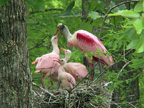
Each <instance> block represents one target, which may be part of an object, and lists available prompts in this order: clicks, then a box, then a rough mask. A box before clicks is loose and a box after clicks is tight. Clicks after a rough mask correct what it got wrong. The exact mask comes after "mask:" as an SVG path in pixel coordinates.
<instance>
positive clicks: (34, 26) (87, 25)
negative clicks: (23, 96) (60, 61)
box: [0, 0, 144, 108]
mask: <svg viewBox="0 0 144 108" xmlns="http://www.w3.org/2000/svg"><path fill="white" fill-rule="evenodd" d="M6 1H7V0H6ZM0 3H1V5H2V4H4V2H0ZM26 3H27V12H26V13H27V15H26V22H27V47H28V51H29V63H30V70H31V72H32V82H34V83H36V84H38V85H39V86H41V84H40V78H41V75H40V74H37V73H35V65H31V63H32V62H33V61H34V60H35V59H36V58H37V57H40V56H42V55H43V54H46V53H49V52H51V51H52V45H51V41H50V40H51V37H52V36H54V35H55V33H56V29H57V25H58V24H59V23H63V24H65V25H67V26H68V27H69V29H70V31H71V33H74V32H75V31H77V30H79V29H84V30H87V31H89V32H91V33H93V34H95V35H96V36H97V37H98V38H99V39H100V40H101V41H102V43H103V44H104V45H105V47H106V48H107V49H108V51H109V53H110V54H111V55H112V56H113V59H114V66H112V67H110V68H108V69H105V68H104V69H105V70H106V71H107V72H105V73H104V74H102V75H101V73H102V69H101V68H102V66H97V67H96V69H95V78H97V77H100V78H101V77H102V78H104V79H105V80H107V81H108V82H111V83H110V84H111V85H110V89H109V90H110V91H112V90H115V93H114V94H115V96H119V97H120V99H119V102H120V103H117V105H116V104H115V105H116V106H118V107H119V108H120V107H123V105H124V106H125V107H126V106H127V104H129V105H130V106H131V107H134V108H135V107H139V108H141V107H144V92H143V91H144V77H143V74H144V73H143V66H144V1H143V0H141V1H138V0H133V1H130V0H127V1H125V0H26ZM59 48H66V49H70V50H71V51H72V56H71V58H70V60H69V61H71V62H80V63H84V64H87V63H86V61H85V55H84V54H83V53H82V52H81V51H79V50H78V48H69V47H67V42H66V39H65V38H64V37H63V36H62V37H61V38H60V40H59ZM60 56H61V58H64V53H63V52H60ZM87 68H88V70H89V72H90V68H89V66H87ZM45 82H46V84H47V86H48V85H49V84H50V81H49V79H48V78H47V79H46V81H45ZM55 88H56V84H54V86H53V87H51V89H50V90H54V89H55ZM33 89H35V87H33ZM102 100H103V99H102ZM133 101H134V102H133Z"/></svg>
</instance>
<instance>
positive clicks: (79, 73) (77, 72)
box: [65, 62, 88, 81]
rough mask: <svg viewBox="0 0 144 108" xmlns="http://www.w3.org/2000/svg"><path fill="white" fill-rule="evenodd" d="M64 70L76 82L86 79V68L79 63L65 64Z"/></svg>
mask: <svg viewBox="0 0 144 108" xmlns="http://www.w3.org/2000/svg"><path fill="white" fill-rule="evenodd" d="M65 68H66V70H67V72H68V73H70V74H71V75H72V76H73V77H74V78H75V79H76V81H78V80H80V79H81V78H84V77H86V75H87V74H88V70H87V68H86V67H85V66H84V65H83V64H81V63H72V62H69V63H67V64H66V66H65Z"/></svg>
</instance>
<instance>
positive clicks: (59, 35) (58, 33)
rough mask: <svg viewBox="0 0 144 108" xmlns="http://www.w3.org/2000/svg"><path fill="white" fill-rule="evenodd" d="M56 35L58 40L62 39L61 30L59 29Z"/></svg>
mask: <svg viewBox="0 0 144 108" xmlns="http://www.w3.org/2000/svg"><path fill="white" fill-rule="evenodd" d="M56 35H58V38H60V37H61V32H60V29H57V30H56Z"/></svg>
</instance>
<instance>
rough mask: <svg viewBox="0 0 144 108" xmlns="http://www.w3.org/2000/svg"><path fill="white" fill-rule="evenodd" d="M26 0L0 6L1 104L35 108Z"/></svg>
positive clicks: (12, 1)
mask: <svg viewBox="0 0 144 108" xmlns="http://www.w3.org/2000/svg"><path fill="white" fill-rule="evenodd" d="M26 38H27V36H26V20H25V0H9V2H7V3H6V4H5V5H4V6H2V7H0V106H1V108H31V107H32V85H31V82H32V77H31V73H30V69H29V61H28V50H27V40H26Z"/></svg>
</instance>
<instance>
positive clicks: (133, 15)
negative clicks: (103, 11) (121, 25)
mask: <svg viewBox="0 0 144 108" xmlns="http://www.w3.org/2000/svg"><path fill="white" fill-rule="evenodd" d="M108 16H123V17H126V18H138V17H139V16H140V15H139V13H137V12H134V11H131V10H120V11H118V12H116V13H113V14H109V15H108Z"/></svg>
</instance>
